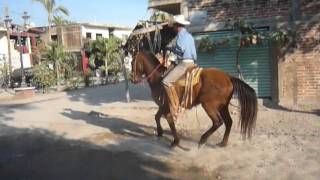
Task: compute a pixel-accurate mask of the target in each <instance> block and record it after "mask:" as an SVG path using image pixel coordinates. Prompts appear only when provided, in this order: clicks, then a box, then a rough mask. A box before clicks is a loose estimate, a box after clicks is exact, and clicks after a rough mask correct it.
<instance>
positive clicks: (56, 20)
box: [52, 16, 73, 26]
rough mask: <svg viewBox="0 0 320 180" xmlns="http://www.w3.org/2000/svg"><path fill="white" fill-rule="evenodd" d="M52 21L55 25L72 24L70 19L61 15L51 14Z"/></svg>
mask: <svg viewBox="0 0 320 180" xmlns="http://www.w3.org/2000/svg"><path fill="white" fill-rule="evenodd" d="M52 23H53V24H55V25H56V26H62V25H67V24H72V23H73V22H72V21H69V20H67V19H64V18H63V17H62V16H53V19H52Z"/></svg>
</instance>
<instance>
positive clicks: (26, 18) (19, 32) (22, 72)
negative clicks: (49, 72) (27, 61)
mask: <svg viewBox="0 0 320 180" xmlns="http://www.w3.org/2000/svg"><path fill="white" fill-rule="evenodd" d="M29 18H30V16H29V15H28V13H27V12H24V13H23V15H22V19H23V20H24V25H23V27H21V26H17V27H18V28H17V31H18V42H19V48H20V64H21V87H26V86H27V83H26V75H25V73H24V67H23V48H22V42H21V33H22V32H24V31H25V29H26V26H27V21H28V19H29Z"/></svg>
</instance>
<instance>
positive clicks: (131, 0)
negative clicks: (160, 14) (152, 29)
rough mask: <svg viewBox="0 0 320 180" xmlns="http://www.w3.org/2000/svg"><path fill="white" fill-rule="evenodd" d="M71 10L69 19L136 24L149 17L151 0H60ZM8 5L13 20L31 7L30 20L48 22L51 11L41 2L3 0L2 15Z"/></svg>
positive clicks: (37, 23)
mask: <svg viewBox="0 0 320 180" xmlns="http://www.w3.org/2000/svg"><path fill="white" fill-rule="evenodd" d="M56 4H58V5H60V4H61V5H63V6H65V7H66V8H68V10H69V13H70V15H69V17H66V19H68V20H72V21H76V22H90V23H100V24H115V25H123V26H131V27H133V26H134V25H135V24H136V23H137V22H138V21H139V20H143V19H147V18H148V17H149V14H150V13H149V12H148V10H147V6H148V0H56ZM6 6H8V8H9V14H10V17H11V18H12V19H13V23H17V24H19V23H22V22H23V20H22V18H21V16H22V13H23V12H24V11H27V12H28V13H29V15H30V16H31V18H30V23H32V24H33V23H34V24H35V25H36V26H43V25H47V14H46V11H45V9H44V7H42V5H41V4H40V3H37V2H33V1H32V0H0V17H1V19H3V17H4V7H6Z"/></svg>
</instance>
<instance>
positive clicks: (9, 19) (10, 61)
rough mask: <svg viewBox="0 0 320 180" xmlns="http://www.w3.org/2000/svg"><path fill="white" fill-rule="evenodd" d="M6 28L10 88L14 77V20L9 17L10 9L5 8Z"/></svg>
mask: <svg viewBox="0 0 320 180" xmlns="http://www.w3.org/2000/svg"><path fill="white" fill-rule="evenodd" d="M4 22H5V26H6V29H7V44H8V61H9V79H8V80H9V82H8V83H9V87H11V77H12V60H11V43H10V31H11V22H12V19H11V18H10V16H9V10H8V7H5V19H4Z"/></svg>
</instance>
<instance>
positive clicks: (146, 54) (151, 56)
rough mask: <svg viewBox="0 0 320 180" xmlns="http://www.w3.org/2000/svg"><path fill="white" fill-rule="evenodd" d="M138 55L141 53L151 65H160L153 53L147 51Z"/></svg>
mask: <svg viewBox="0 0 320 180" xmlns="http://www.w3.org/2000/svg"><path fill="white" fill-rule="evenodd" d="M140 53H143V54H144V55H145V56H146V57H147V59H148V60H149V61H150V63H152V64H153V65H158V64H159V63H160V62H159V60H158V58H157V57H156V56H155V55H154V54H153V53H151V52H149V51H141V52H140Z"/></svg>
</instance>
